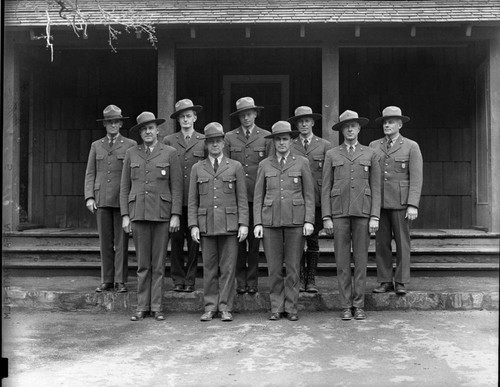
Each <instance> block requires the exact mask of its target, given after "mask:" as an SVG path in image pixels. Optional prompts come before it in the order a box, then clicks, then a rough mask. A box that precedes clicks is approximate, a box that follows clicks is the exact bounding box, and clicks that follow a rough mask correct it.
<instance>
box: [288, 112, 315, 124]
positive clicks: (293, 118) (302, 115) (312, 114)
mask: <svg viewBox="0 0 500 387" xmlns="http://www.w3.org/2000/svg"><path fill="white" fill-rule="evenodd" d="M306 117H311V118H312V119H313V120H314V121H318V120H319V119H321V117H322V116H321V114H318V113H310V114H300V115H298V116H293V117H290V118H289V119H288V120H287V121H288V122H290V123H294V122H297V121H298V120H300V119H301V118H306Z"/></svg>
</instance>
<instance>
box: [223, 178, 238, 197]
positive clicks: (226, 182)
mask: <svg viewBox="0 0 500 387" xmlns="http://www.w3.org/2000/svg"><path fill="white" fill-rule="evenodd" d="M235 184H236V176H223V177H222V191H223V192H224V193H225V194H234V185H235Z"/></svg>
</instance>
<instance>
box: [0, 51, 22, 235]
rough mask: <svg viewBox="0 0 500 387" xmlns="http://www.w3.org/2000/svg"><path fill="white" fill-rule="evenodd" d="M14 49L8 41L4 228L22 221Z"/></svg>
mask: <svg viewBox="0 0 500 387" xmlns="http://www.w3.org/2000/svg"><path fill="white" fill-rule="evenodd" d="M18 74H19V73H18V71H17V68H16V55H15V51H14V48H13V47H12V46H11V45H10V44H9V43H8V41H7V42H6V45H5V51H4V84H3V168H2V171H3V178H2V184H3V186H2V231H4V232H5V231H15V230H17V226H18V224H19V139H20V133H19V82H18Z"/></svg>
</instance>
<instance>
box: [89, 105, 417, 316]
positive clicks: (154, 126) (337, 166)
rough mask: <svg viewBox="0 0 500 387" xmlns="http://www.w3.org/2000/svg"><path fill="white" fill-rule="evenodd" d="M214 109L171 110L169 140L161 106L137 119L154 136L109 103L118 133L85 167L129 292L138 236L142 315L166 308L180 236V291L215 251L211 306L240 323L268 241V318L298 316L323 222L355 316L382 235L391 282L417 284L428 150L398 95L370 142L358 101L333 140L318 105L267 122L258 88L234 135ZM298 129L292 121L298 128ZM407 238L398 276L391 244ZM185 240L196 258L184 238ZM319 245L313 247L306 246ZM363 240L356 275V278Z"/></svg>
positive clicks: (108, 276) (103, 235)
mask: <svg viewBox="0 0 500 387" xmlns="http://www.w3.org/2000/svg"><path fill="white" fill-rule="evenodd" d="M202 109H203V107H202V106H200V105H194V104H193V102H192V101H191V100H189V99H182V100H180V101H178V102H177V103H176V104H175V111H174V113H173V114H172V115H171V116H170V118H172V119H176V120H177V121H178V122H179V126H180V130H179V131H178V132H176V133H174V134H170V135H167V136H166V137H165V138H164V139H163V141H160V139H159V138H158V134H159V130H158V125H161V124H162V123H164V122H165V120H164V119H161V118H156V117H155V115H154V114H153V113H151V112H143V113H141V114H140V115H139V116H138V117H137V124H136V125H134V126H133V127H132V128H131V129H130V131H131V132H133V131H135V130H138V132H139V134H140V137H141V138H142V141H143V144H141V145H137V143H136V142H135V141H133V140H131V139H128V138H125V137H123V136H122V135H120V133H119V130H120V128H121V126H122V121H123V120H124V119H127V118H128V117H123V116H122V114H121V110H120V109H119V108H118V107H117V106H115V105H109V106H108V107H106V108H105V109H104V112H103V118H102V119H99V120H98V121H103V125H104V127H105V128H106V132H107V133H106V136H105V137H104V138H102V139H100V140H97V141H95V142H94V143H93V144H92V147H91V151H90V154H89V160H88V164H87V171H86V177H85V200H86V206H87V208H88V209H89V210H90V211H91V212H93V213H94V212H95V213H96V219H97V226H98V232H99V239H100V246H101V249H100V250H101V260H102V271H101V274H102V275H101V277H102V281H101V282H102V284H101V285H100V286H99V287H98V288H97V289H96V291H97V292H103V291H108V290H113V289H115V290H116V291H117V292H127V287H126V282H127V267H128V260H127V251H128V234H129V233H130V232H131V233H132V236H133V239H134V244H135V248H136V255H137V265H138V268H137V283H138V285H137V310H136V312H135V313H134V315H133V316H132V317H131V320H132V321H139V320H142V319H143V318H144V317H146V316H148V315H151V316H152V317H154V318H155V319H156V320H164V319H165V316H164V313H163V311H162V305H161V300H162V294H163V277H164V272H165V263H164V260H165V258H166V256H167V245H168V241H169V236H171V254H170V258H171V278H172V281H173V283H174V288H173V290H174V291H178V292H192V291H194V289H195V279H196V271H197V261H198V252H199V250H200V246H201V253H202V260H203V291H204V304H205V307H204V309H205V310H204V313H203V315H202V316H201V321H210V320H212V319H213V318H214V317H216V316H217V315H218V314H219V313H220V317H221V319H222V321H232V320H233V316H232V313H231V312H232V309H233V303H234V296H235V293H237V294H244V293H248V294H255V293H257V292H258V266H259V247H260V241H261V239H262V244H263V247H264V254H265V256H266V260H267V266H268V273H269V287H270V299H271V314H270V317H269V319H270V320H279V319H281V318H282V317H286V318H288V319H289V320H290V321H297V320H298V318H299V317H298V299H299V293H300V292H310V293H316V292H318V288H317V286H316V283H315V276H316V268H317V264H318V259H319V242H318V236H319V231H320V230H321V229H324V230H325V232H326V233H327V234H330V235H333V236H334V238H333V239H334V251H335V260H336V263H337V276H338V282H339V295H340V300H341V304H342V308H343V310H342V315H341V318H342V319H343V320H350V319H352V318H355V319H364V318H366V314H365V312H364V293H365V283H366V266H367V260H368V245H369V241H370V233H375V234H376V237H375V238H376V262H377V272H378V280H379V282H380V286H379V287H377V288H376V289H374V290H373V291H374V292H377V293H382V292H388V291H395V292H396V293H397V294H405V293H406V289H405V284H406V283H408V282H409V276H410V273H409V264H410V234H409V221H411V220H414V219H416V217H417V216H418V205H419V200H420V191H421V187H422V155H421V153H420V149H419V147H418V144H417V143H415V142H414V141H411V140H409V139H407V138H404V137H403V136H401V135H400V134H399V130H400V129H401V127H402V125H403V123H405V122H407V121H409V118H408V117H406V116H403V115H402V112H401V110H400V109H399V108H397V107H395V106H389V107H387V108H385V109H384V110H383V112H382V116H381V117H379V118H377V120H376V122H377V123H381V124H382V126H383V129H384V134H385V136H384V137H383V138H382V139H380V140H377V141H373V142H372V143H371V144H370V146H368V147H367V146H364V145H361V144H359V142H358V135H359V132H360V130H361V127H362V126H364V125H366V124H367V123H368V119H367V118H364V117H359V116H358V114H357V113H356V112H354V111H350V110H346V111H345V112H344V113H342V114H341V115H340V117H339V122H338V123H337V124H335V125H334V126H333V127H332V129H333V130H337V131H340V132H341V133H342V135H343V137H344V142H343V143H342V144H341V145H339V146H337V147H332V146H331V144H330V142H328V141H327V140H325V139H322V138H320V137H317V136H315V135H314V133H313V126H314V123H315V121H317V120H318V119H320V118H321V115H320V114H317V113H313V111H312V109H311V108H310V107H308V106H300V107H298V108H297V109H295V115H294V116H293V117H290V118H289V119H288V120H286V121H278V122H276V123H275V124H274V125H273V126H272V128H271V131H267V130H264V129H262V128H259V127H258V126H257V125H256V124H255V120H256V118H257V116H258V115H259V113H260V112H261V111H262V110H263V109H264V108H263V107H262V106H257V105H255V102H254V100H253V99H252V98H251V97H243V98H240V99H239V100H238V101H236V111H234V112H233V113H231V115H232V116H236V117H238V119H239V121H240V126H239V127H238V128H236V129H234V130H232V131H230V132H228V133H224V130H223V127H222V125H221V124H220V123H218V122H211V123H209V124H208V125H206V126H205V128H204V133H203V134H201V133H198V132H197V131H196V130H195V128H194V124H195V122H196V120H197V114H198V113H199V112H200V111H202ZM292 126H293V127H292ZM393 237H394V240H395V242H396V258H397V259H396V271H395V273H394V274H393V264H392V249H391V241H392V239H393ZM185 242H186V245H187V259H185V254H184V245H185ZM306 243H307V248H306V249H305V247H306ZM351 248H352V255H353V261H354V266H355V267H354V278H351Z"/></svg>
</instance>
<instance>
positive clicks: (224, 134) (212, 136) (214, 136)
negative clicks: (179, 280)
mask: <svg viewBox="0 0 500 387" xmlns="http://www.w3.org/2000/svg"><path fill="white" fill-rule="evenodd" d="M225 136H226V133H220V134H211V135H210V134H208V135H207V134H205V140H210V139H211V138H217V137H222V138H224V137H225Z"/></svg>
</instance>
